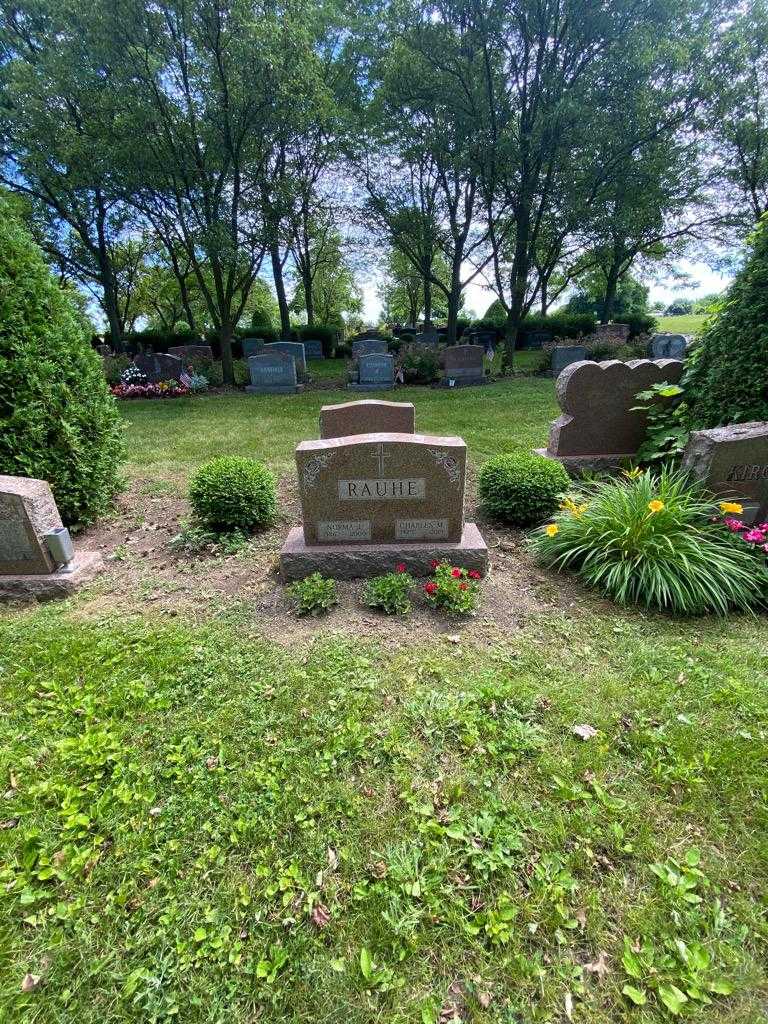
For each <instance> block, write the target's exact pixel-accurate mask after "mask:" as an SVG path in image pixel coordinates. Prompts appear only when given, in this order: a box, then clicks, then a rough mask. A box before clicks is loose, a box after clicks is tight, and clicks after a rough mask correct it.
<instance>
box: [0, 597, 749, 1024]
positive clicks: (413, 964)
mask: <svg viewBox="0 0 768 1024" xmlns="http://www.w3.org/2000/svg"><path fill="white" fill-rule="evenodd" d="M510 599H511V600H514V595H510ZM0 651H2V669H1V671H2V687H0V775H1V776H2V779H3V788H4V789H5V790H6V793H5V799H4V801H3V819H4V820H3V823H2V827H3V830H2V831H0V845H1V846H2V850H3V856H2V868H0V948H2V957H0V1019H2V1020H4V1021H13V1022H25V1024H32V1022H35V1024H38V1022H39V1024H54V1022H77V1024H115V1022H127V1021H142V1022H143V1021H147V1022H156V1021H176V1020H178V1021H183V1022H184V1024H214V1022H216V1024H219V1022H220V1024H225V1022H226V1024H252V1022H255V1021H259V1022H265V1024H266V1022H269V1024H277V1022H285V1021H301V1022H307V1024H309V1022H312V1024H315V1022H318V1021H323V1022H329V1024H330V1022H338V1021H345V1022H348V1024H372V1022H387V1024H412V1022H416V1024H419V1022H426V1024H438V1022H440V1024H444V1022H447V1021H453V1020H456V1021H459V1020H462V1021H472V1022H476V1024H513V1022H514V1024H528V1022H551V1024H555V1022H565V1021H568V1020H573V1021H577V1022H584V1024H608V1022H636V1024H650V1022H659V1024H662V1022H664V1021H670V1020H673V1019H677V1018H678V1014H679V1015H680V1018H681V1019H695V1020H697V1021H702V1022H711V1024H714V1022H725V1021H728V1022H729V1024H758V1022H759V1021H764V1020H765V1008H766V999H768V987H767V985H766V974H765V950H766V940H767V939H768V924H767V922H766V916H765V907H766V903H765V893H766V891H767V887H768V870H767V868H768V863H767V861H768V842H767V841H766V840H767V838H768V836H767V834H766V825H768V820H767V819H768V815H767V811H766V796H768V794H767V793H766V778H767V777H768V763H767V762H768V745H767V744H766V735H767V734H768V664H767V663H766V649H765V644H764V629H763V628H761V627H760V626H759V624H757V623H755V622H754V621H753V620H750V619H746V618H744V619H737V620H734V621H732V622H728V623H722V622H718V621H702V622H671V621H665V620H661V619H654V618H651V617H643V616H639V615H622V614H619V613H616V614H606V615H604V616H601V617H594V616H593V615H586V614H584V615H581V616H579V617H578V618H577V617H566V616H562V615H560V614H558V615H555V616H549V617H547V618H541V619H538V620H534V621H533V622H531V623H529V625H528V626H527V627H526V629H525V631H524V632H522V633H520V634H518V635H516V636H515V637H514V638H509V640H508V641H507V642H506V643H504V644H501V645H499V646H489V647H487V648H484V649H477V648H473V647H470V646H469V645H466V646H465V645H464V644H462V643H461V642H459V643H456V642H451V640H450V638H446V637H443V638H441V639H440V640H437V641H435V642H434V643H432V644H431V645H430V646H428V647H423V648H409V647H400V648H399V649H392V648H391V647H390V646H388V645H382V646H379V647H374V646H370V645H368V644H366V643H365V642H364V640H361V638H360V637H348V636H343V635H338V634H337V635H335V636H329V637H322V636H319V637H318V639H317V640H316V642H314V643H313V644H310V645H306V644H304V645H302V647H301V649H296V650H293V649H290V648H288V649H286V648H278V647H276V646H270V645H268V644H266V643H265V642H263V641H262V640H261V639H259V637H258V634H257V633H256V632H254V624H253V620H252V618H250V617H249V616H246V615H244V614H240V613H239V612H238V609H237V607H236V606H235V607H233V608H232V609H231V610H230V611H229V613H228V614H227V615H226V616H224V617H222V618H219V619H214V620H212V621H210V622H209V623H208V624H207V625H203V626H199V625H198V626H196V627H193V626H192V625H190V624H187V623H185V622H183V621H181V620H175V621H174V622H172V623H168V622H167V621H166V622H165V623H163V624H160V623H159V622H156V621H151V620H148V619H140V618H135V619H132V620H127V621H126V620H125V619H124V617H123V616H122V615H121V613H120V610H119V609H115V612H114V615H113V616H112V617H111V618H110V619H107V620H103V621H101V622H88V621H87V620H83V619H82V618H78V617H77V616H75V615H72V614H71V613H70V612H69V610H68V608H67V606H66V605H64V606H62V605H59V606H56V607H49V608H45V609H43V610H40V611H34V612H29V613H24V614H15V615H13V614H12V615H6V616H5V617H4V619H2V620H0ZM575 726H579V727H580V730H579V731H580V732H581V734H582V736H585V737H587V738H586V739H582V738H579V736H578V735H576V734H575V733H574V731H573V730H574V727H575ZM585 727H588V728H585ZM27 975H30V976H31V977H30V978H27V981H26V988H27V989H28V991H23V988H24V987H25V985H24V978H25V976H27Z"/></svg>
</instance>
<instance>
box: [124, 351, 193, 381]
mask: <svg viewBox="0 0 768 1024" xmlns="http://www.w3.org/2000/svg"><path fill="white" fill-rule="evenodd" d="M133 362H134V365H135V366H138V368H139V369H140V370H141V372H142V373H143V374H144V376H145V377H146V378H147V380H148V381H149V383H150V384H158V383H159V382H160V381H161V380H181V375H182V373H183V372H184V361H183V360H182V359H179V357H178V356H171V355H166V354H165V353H163V352H144V353H142V354H141V355H138V356H134V359H133Z"/></svg>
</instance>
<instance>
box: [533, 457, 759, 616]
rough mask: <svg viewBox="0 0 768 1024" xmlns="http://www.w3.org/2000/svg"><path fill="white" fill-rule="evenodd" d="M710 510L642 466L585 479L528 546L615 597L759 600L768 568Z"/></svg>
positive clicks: (666, 475) (672, 477)
mask: <svg viewBox="0 0 768 1024" xmlns="http://www.w3.org/2000/svg"><path fill="white" fill-rule="evenodd" d="M717 515H718V510H717V507H716V506H715V505H714V504H713V503H712V502H711V501H710V500H708V499H707V498H706V497H705V496H704V495H703V493H702V492H701V490H700V489H699V488H697V487H693V486H691V485H690V484H689V483H688V481H687V479H686V478H685V477H684V476H683V475H681V474H680V473H674V472H671V471H669V470H663V471H662V472H661V473H660V474H659V475H655V474H652V473H641V474H640V475H639V476H635V477H633V478H632V479H624V480H610V481H608V482H595V483H592V484H587V485H585V487H584V493H583V495H582V496H581V498H579V499H578V500H577V501H573V500H572V499H567V500H566V502H565V503H564V506H563V508H562V510H561V512H560V513H558V515H557V516H555V519H554V522H553V523H551V524H550V525H548V526H546V527H544V528H543V529H542V530H540V531H539V532H538V533H537V534H536V536H535V537H534V538H533V540H532V545H533V548H534V551H535V552H536V554H537V555H538V557H539V558H540V559H541V561H542V562H544V563H545V564H546V565H550V566H553V567H554V568H556V569H561V570H572V571H574V572H576V573H578V575H579V577H580V578H581V579H582V580H583V581H584V583H586V584H587V585H588V586H590V587H594V588H595V589H596V590H598V591H600V593H602V594H604V595H605V596H606V597H609V598H611V600H613V601H616V602H617V603H618V604H625V605H642V606H643V607H646V608H653V609H656V610H659V611H668V612H675V613H677V614H681V615H701V614H704V613H705V612H717V613H718V614H720V615H724V614H725V613H726V612H727V611H728V610H729V609H730V608H737V609H746V608H749V607H750V606H752V605H756V604H759V603H761V602H763V601H764V600H765V598H766V596H768V575H766V573H765V570H764V569H762V568H761V567H760V566H759V564H758V563H757V560H756V559H755V558H754V555H753V554H752V552H751V551H750V550H749V549H748V546H747V545H746V544H744V543H742V542H741V541H740V540H738V539H737V538H735V537H734V536H733V535H732V534H730V533H729V532H728V531H727V530H725V529H724V528H723V526H722V524H721V523H719V522H715V521H713V519H715V518H716V517H717Z"/></svg>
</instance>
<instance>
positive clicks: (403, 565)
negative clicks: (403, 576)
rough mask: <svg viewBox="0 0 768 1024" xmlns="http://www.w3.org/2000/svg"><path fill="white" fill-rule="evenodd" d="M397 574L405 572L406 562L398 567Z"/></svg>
mask: <svg viewBox="0 0 768 1024" xmlns="http://www.w3.org/2000/svg"><path fill="white" fill-rule="evenodd" d="M395 572H405V562H400V564H399V565H396V566H395Z"/></svg>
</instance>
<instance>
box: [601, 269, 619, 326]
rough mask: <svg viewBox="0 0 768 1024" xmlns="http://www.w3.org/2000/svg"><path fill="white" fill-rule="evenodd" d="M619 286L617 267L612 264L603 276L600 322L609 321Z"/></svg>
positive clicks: (605, 322)
mask: <svg viewBox="0 0 768 1024" xmlns="http://www.w3.org/2000/svg"><path fill="white" fill-rule="evenodd" d="M618 286H619V268H618V267H617V266H616V265H615V264H614V265H613V266H612V267H611V269H610V270H609V271H608V274H607V275H606V278H605V297H604V298H603V312H602V315H601V317H600V323H601V324H607V323H610V321H611V317H612V316H613V307H614V304H615V302H616V292H617V290H618Z"/></svg>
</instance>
